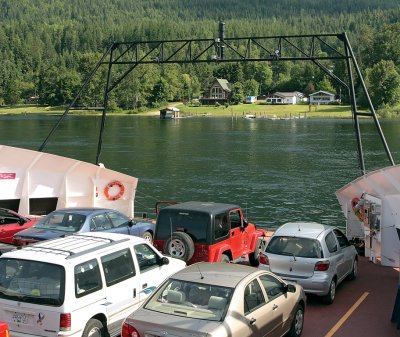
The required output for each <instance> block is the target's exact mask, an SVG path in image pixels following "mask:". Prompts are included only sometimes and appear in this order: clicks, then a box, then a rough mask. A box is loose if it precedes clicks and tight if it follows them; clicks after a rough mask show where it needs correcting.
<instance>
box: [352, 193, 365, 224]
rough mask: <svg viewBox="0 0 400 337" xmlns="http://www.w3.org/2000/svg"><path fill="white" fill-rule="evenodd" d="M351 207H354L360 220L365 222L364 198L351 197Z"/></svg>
mask: <svg viewBox="0 0 400 337" xmlns="http://www.w3.org/2000/svg"><path fill="white" fill-rule="evenodd" d="M351 208H352V209H353V211H354V214H355V215H356V217H357V218H358V220H360V221H361V222H364V216H365V208H364V202H363V200H360V199H359V198H353V199H351Z"/></svg>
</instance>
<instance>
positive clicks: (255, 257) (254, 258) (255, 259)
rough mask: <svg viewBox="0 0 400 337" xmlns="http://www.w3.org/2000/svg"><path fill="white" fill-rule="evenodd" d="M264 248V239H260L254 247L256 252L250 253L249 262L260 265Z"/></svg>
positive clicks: (256, 265) (255, 265)
mask: <svg viewBox="0 0 400 337" xmlns="http://www.w3.org/2000/svg"><path fill="white" fill-rule="evenodd" d="M262 249H263V241H262V240H261V239H258V240H257V242H256V246H255V248H254V252H252V253H250V254H249V262H250V264H251V265H252V266H253V267H258V266H259V265H260V252H261V251H262Z"/></svg>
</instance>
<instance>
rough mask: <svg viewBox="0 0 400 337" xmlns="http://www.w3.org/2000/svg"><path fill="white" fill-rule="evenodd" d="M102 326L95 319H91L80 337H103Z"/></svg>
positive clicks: (104, 334)
mask: <svg viewBox="0 0 400 337" xmlns="http://www.w3.org/2000/svg"><path fill="white" fill-rule="evenodd" d="M105 336H106V333H105V331H104V326H103V324H102V323H101V322H100V321H99V320H97V319H91V320H89V322H88V323H87V324H86V326H85V330H83V333H82V337H105Z"/></svg>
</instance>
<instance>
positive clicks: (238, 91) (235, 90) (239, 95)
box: [229, 83, 245, 104]
mask: <svg viewBox="0 0 400 337" xmlns="http://www.w3.org/2000/svg"><path fill="white" fill-rule="evenodd" d="M244 99H245V96H244V92H243V86H242V84H241V83H234V84H233V85H232V89H231V92H230V95H229V102H230V103H232V104H239V103H242V102H243V101H244Z"/></svg>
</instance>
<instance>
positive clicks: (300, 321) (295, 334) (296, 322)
mask: <svg viewBox="0 0 400 337" xmlns="http://www.w3.org/2000/svg"><path fill="white" fill-rule="evenodd" d="M303 325H304V308H303V306H302V305H301V304H299V305H298V306H297V308H296V312H295V314H294V317H293V322H292V325H291V327H290V330H289V333H288V337H300V336H301V333H302V331H303Z"/></svg>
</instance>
